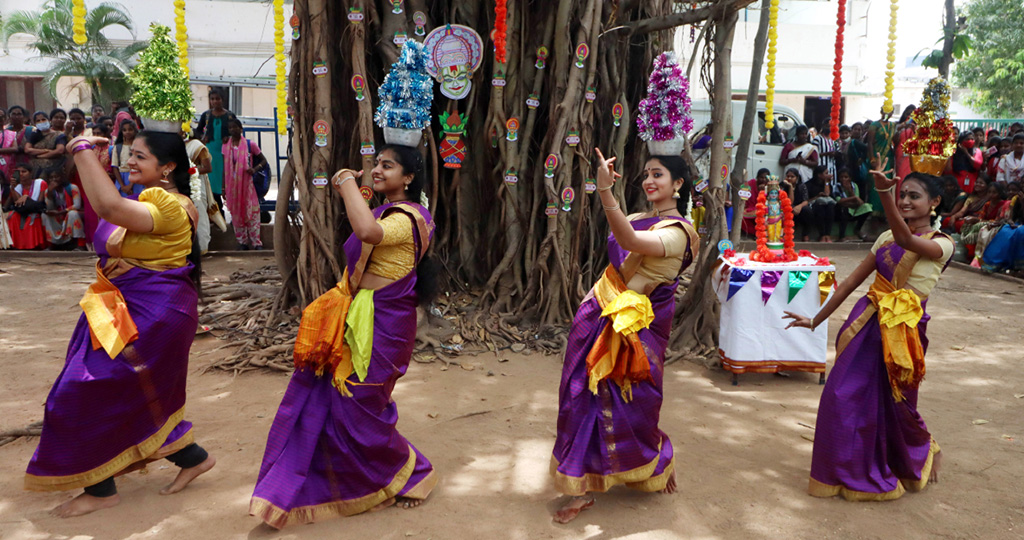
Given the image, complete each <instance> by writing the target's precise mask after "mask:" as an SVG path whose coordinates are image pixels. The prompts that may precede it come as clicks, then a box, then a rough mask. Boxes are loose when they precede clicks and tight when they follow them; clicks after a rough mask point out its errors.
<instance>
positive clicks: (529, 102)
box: [526, 92, 540, 111]
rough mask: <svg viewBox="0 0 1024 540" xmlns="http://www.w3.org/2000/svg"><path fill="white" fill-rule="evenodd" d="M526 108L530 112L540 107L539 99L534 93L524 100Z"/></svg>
mask: <svg viewBox="0 0 1024 540" xmlns="http://www.w3.org/2000/svg"><path fill="white" fill-rule="evenodd" d="M526 107H527V108H528V109H530V110H531V111H532V110H534V109H536V108H537V107H540V98H538V97H537V94H536V93H533V92H531V93H530V97H528V98H526Z"/></svg>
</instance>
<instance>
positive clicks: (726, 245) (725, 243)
mask: <svg viewBox="0 0 1024 540" xmlns="http://www.w3.org/2000/svg"><path fill="white" fill-rule="evenodd" d="M730 249H733V245H732V242H730V241H729V239H728V238H727V239H725V240H722V241H721V242H719V243H718V252H719V253H725V252H726V251H729V250H730Z"/></svg>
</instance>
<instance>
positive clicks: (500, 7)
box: [494, 0, 508, 64]
mask: <svg viewBox="0 0 1024 540" xmlns="http://www.w3.org/2000/svg"><path fill="white" fill-rule="evenodd" d="M506 1H507V0H498V1H497V2H495V4H494V60H495V61H496V62H498V63H499V64H504V63H505V38H506V33H507V28H506V23H505V17H506V15H507V14H508V9H507V8H506V7H505V3H506Z"/></svg>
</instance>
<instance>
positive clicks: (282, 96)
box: [274, 0, 288, 135]
mask: <svg viewBox="0 0 1024 540" xmlns="http://www.w3.org/2000/svg"><path fill="white" fill-rule="evenodd" d="M274 65H275V72H274V77H275V80H276V85H275V87H276V90H277V134H278V135H287V134H288V93H287V91H286V90H285V78H286V77H287V73H285V57H284V0H274Z"/></svg>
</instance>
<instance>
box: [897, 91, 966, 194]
mask: <svg viewBox="0 0 1024 540" xmlns="http://www.w3.org/2000/svg"><path fill="white" fill-rule="evenodd" d="M949 94H950V89H949V83H947V82H946V80H945V79H943V78H942V77H935V78H934V79H932V80H931V81H929V82H928V86H927V87H926V88H925V89H924V93H923V95H922V96H921V106H920V107H918V108H917V109H916V110H914V113H913V116H912V118H913V119H914V125H916V126H917V128H916V130H915V131H914V134H913V135H911V136H910V138H908V139H907V140H906V141H904V142H903V152H904V153H905V154H908V155H909V156H910V167H911V168H912V169H913V170H914V171H916V172H923V173H928V174H932V175H935V176H939V175H941V174H942V171H943V170H944V169H945V168H946V162H947V161H949V158H950V157H952V156H953V154H954V153H955V152H956V132H955V131H954V127H953V122H952V121H950V119H949Z"/></svg>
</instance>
